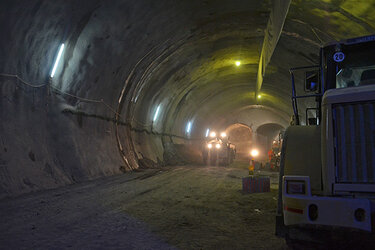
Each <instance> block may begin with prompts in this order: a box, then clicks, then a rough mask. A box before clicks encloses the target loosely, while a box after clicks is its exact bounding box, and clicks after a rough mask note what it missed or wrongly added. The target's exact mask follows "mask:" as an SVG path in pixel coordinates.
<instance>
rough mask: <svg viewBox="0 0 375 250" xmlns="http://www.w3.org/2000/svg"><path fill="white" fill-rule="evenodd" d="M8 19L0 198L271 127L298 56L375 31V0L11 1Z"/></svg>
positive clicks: (0, 72)
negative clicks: (211, 138)
mask: <svg viewBox="0 0 375 250" xmlns="http://www.w3.org/2000/svg"><path fill="white" fill-rule="evenodd" d="M0 27H1V28H0V31H1V38H0V91H1V92H0V94H1V96H0V101H1V103H0V120H1V122H0V198H2V197H6V196H14V195H18V194H21V193H26V192H30V191H36V190H42V189H48V188H53V187H58V186H63V185H67V184H71V183H77V182H82V181H85V180H91V179H95V178H99V177H102V176H110V175H115V174H120V173H123V172H126V171H131V170H134V169H138V168H151V167H159V166H164V165H179V164H187V163H191V162H199V161H200V155H199V147H200V146H201V145H200V144H201V140H202V139H203V138H204V135H205V133H206V130H207V129H217V130H219V129H224V130H225V129H227V128H231V129H233V128H241V127H246V126H247V127H248V128H249V131H252V133H256V134H259V135H262V136H266V137H267V136H271V135H272V136H275V134H276V133H277V132H278V131H279V130H282V129H285V128H286V127H287V126H288V125H289V122H290V117H291V115H292V110H291V105H290V76H289V71H288V70H289V68H290V67H296V66H305V65H314V64H317V63H318V58H319V47H321V46H323V45H324V44H326V43H328V42H332V41H339V40H342V39H346V38H350V37H356V36H364V35H369V34H374V33H375V1H372V0H371V1H369V0H361V1H351V0H310V1H301V0H292V1H285V0H275V1H256V0H248V1H243V0H231V1H229V0H218V1H211V0H199V1H198V0H191V1H190V0H189V1H187V0H181V1H171V0H160V1H152V0H140V1H130V0H111V1H105V0H82V1H73V0H55V1H48V0H2V1H1V2H0ZM301 79H302V78H301V77H300V78H297V80H301ZM298 88H299V89H303V84H301V86H298ZM303 105H305V107H307V106H308V103H303ZM303 105H302V106H303ZM302 120H303V119H302ZM236 124H237V125H236Z"/></svg>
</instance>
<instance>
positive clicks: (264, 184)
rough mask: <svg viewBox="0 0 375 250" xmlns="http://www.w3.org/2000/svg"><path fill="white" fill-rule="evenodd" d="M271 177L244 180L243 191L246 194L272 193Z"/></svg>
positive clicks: (252, 177)
mask: <svg viewBox="0 0 375 250" xmlns="http://www.w3.org/2000/svg"><path fill="white" fill-rule="evenodd" d="M270 185H271V184H270V177H267V176H249V177H244V178H242V191H243V192H245V193H263V192H269V191H270Z"/></svg>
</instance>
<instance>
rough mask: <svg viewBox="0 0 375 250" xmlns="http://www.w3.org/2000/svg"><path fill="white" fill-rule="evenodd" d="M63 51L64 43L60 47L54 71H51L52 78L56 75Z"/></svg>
mask: <svg viewBox="0 0 375 250" xmlns="http://www.w3.org/2000/svg"><path fill="white" fill-rule="evenodd" d="M63 51H64V44H61V46H60V49H59V53H58V54H57V58H56V61H55V65H53V69H52V72H51V78H52V77H53V76H54V75H55V72H56V69H57V65H59V62H60V58H61V55H62V53H63Z"/></svg>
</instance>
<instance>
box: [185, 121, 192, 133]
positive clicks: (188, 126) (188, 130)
mask: <svg viewBox="0 0 375 250" xmlns="http://www.w3.org/2000/svg"><path fill="white" fill-rule="evenodd" d="M190 131H191V122H188V124H187V126H186V133H188V134H189V133H190Z"/></svg>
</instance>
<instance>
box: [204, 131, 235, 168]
mask: <svg viewBox="0 0 375 250" xmlns="http://www.w3.org/2000/svg"><path fill="white" fill-rule="evenodd" d="M235 155H236V147H235V145H234V144H232V143H230V142H229V138H228V137H227V134H226V133H225V132H222V133H220V134H219V135H217V134H216V132H214V131H212V132H211V133H210V134H209V136H208V137H207V139H206V140H205V143H204V145H203V150H202V156H203V162H204V164H205V165H224V166H227V165H229V164H231V163H232V162H233V160H234V158H235Z"/></svg>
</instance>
